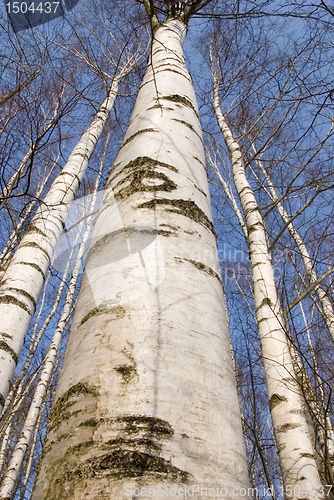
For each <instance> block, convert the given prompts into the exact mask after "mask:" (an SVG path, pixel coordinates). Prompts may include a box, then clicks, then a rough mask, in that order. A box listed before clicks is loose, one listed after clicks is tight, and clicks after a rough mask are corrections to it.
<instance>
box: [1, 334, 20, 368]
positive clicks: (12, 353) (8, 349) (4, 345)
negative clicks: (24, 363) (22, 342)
mask: <svg viewBox="0 0 334 500" xmlns="http://www.w3.org/2000/svg"><path fill="white" fill-rule="evenodd" d="M0 350H1V351H5V352H8V354H10V356H11V357H12V358H13V360H14V361H15V363H16V364H17V360H18V357H17V354H16V352H15V351H14V349H12V348H11V347H10V346H9V345H8V344H7V342H5V341H4V340H0Z"/></svg>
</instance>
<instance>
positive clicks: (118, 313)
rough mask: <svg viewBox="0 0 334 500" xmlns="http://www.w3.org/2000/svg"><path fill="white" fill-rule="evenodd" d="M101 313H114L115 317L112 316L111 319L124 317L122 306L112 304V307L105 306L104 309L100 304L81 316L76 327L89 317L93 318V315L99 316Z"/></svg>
mask: <svg viewBox="0 0 334 500" xmlns="http://www.w3.org/2000/svg"><path fill="white" fill-rule="evenodd" d="M101 314H115V318H113V319H120V318H123V317H124V315H125V311H124V309H123V307H120V306H114V307H109V308H107V307H106V308H105V309H102V308H101V307H100V306H99V307H95V308H94V309H92V310H91V311H90V312H89V313H88V314H86V316H84V317H83V318H82V320H81V321H80V323H79V325H78V327H80V326H82V325H83V324H84V323H86V321H88V320H89V319H90V318H93V317H94V316H100V315H101Z"/></svg>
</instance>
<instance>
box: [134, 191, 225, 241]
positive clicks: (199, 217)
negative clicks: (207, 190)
mask: <svg viewBox="0 0 334 500" xmlns="http://www.w3.org/2000/svg"><path fill="white" fill-rule="evenodd" d="M159 205H165V206H167V207H168V206H169V207H171V208H167V209H166V211H167V212H172V213H177V214H181V215H184V216H185V217H188V218H189V219H191V220H193V221H195V222H197V223H198V224H201V225H202V226H204V227H205V228H207V229H209V231H211V232H212V233H213V235H214V236H215V237H216V232H215V229H214V226H213V224H212V222H211V221H210V219H209V218H208V217H207V216H206V215H205V213H204V212H203V210H201V209H200V208H199V206H198V205H196V203H195V202H194V201H191V200H169V199H168V198H157V199H154V200H151V201H146V202H144V203H141V204H140V205H138V206H137V208H148V209H154V210H155V209H156V207H157V206H159Z"/></svg>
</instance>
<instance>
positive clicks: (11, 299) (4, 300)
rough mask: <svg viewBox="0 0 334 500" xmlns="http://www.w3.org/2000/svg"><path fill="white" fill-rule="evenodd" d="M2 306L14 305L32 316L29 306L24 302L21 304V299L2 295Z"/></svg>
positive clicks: (0, 301) (0, 298) (0, 299)
mask: <svg viewBox="0 0 334 500" xmlns="http://www.w3.org/2000/svg"><path fill="white" fill-rule="evenodd" d="M0 304H14V305H15V306H17V307H20V308H21V309H23V310H24V311H26V312H27V313H28V314H30V310H29V308H28V306H26V304H25V303H24V302H21V301H20V300H19V299H17V298H15V297H13V296H12V295H2V296H0Z"/></svg>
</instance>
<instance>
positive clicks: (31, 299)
mask: <svg viewBox="0 0 334 500" xmlns="http://www.w3.org/2000/svg"><path fill="white" fill-rule="evenodd" d="M7 291H8V292H11V291H12V292H16V293H19V294H21V295H23V296H24V297H26V298H27V299H28V300H29V301H30V302H31V303H32V305H33V306H34V310H35V309H36V300H35V299H34V297H33V296H32V295H30V293H28V292H26V291H25V290H22V289H21V288H14V287H8V288H7Z"/></svg>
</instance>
